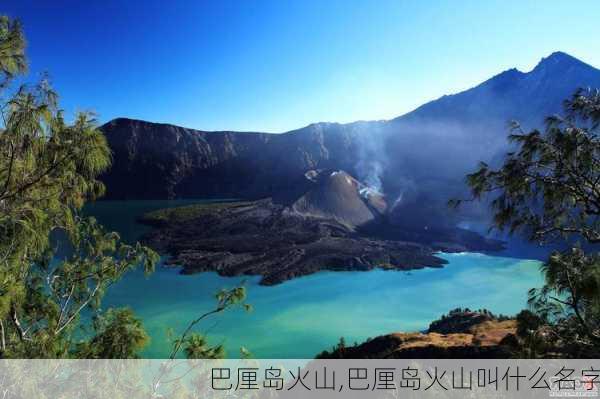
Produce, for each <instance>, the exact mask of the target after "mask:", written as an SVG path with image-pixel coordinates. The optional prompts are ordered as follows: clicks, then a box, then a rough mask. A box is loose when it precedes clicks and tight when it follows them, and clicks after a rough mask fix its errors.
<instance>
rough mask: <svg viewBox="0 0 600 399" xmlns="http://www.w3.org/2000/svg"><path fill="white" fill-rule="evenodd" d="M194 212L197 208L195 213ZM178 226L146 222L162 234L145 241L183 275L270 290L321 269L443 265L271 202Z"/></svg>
mask: <svg viewBox="0 0 600 399" xmlns="http://www.w3.org/2000/svg"><path fill="white" fill-rule="evenodd" d="M192 207H194V206H192ZM195 207H196V208H195V210H194V212H195V214H194V216H192V217H186V218H185V219H184V220H181V219H178V217H177V215H176V214H174V213H173V214H169V212H177V208H175V210H170V211H169V210H165V211H162V212H163V213H162V214H161V216H160V217H157V216H156V214H155V215H154V216H153V215H152V214H151V215H148V216H147V217H146V218H143V219H142V220H141V221H142V222H146V223H149V224H153V225H155V226H160V227H159V228H158V229H156V230H154V231H152V232H150V233H149V234H147V235H146V236H145V237H144V242H145V243H146V244H148V245H150V246H152V247H154V248H156V249H157V250H159V251H161V252H163V253H168V254H171V255H172V258H171V260H170V263H172V264H174V265H178V266H182V267H183V269H182V272H183V273H197V272H203V271H216V272H218V273H219V274H221V275H224V276H234V275H243V274H246V275H261V276H262V280H261V284H264V285H272V284H278V283H281V282H283V281H286V280H289V279H292V278H294V277H298V276H303V275H308V274H311V273H315V272H317V271H320V270H371V269H373V268H375V267H383V268H391V269H398V270H408V269H417V268H423V267H427V266H430V267H440V266H442V265H443V264H444V263H445V261H444V260H443V259H440V258H438V257H436V256H434V255H433V254H432V251H431V249H430V248H428V247H426V246H422V245H419V244H415V243H408V242H402V241H390V240H374V239H370V238H368V237H364V236H360V235H358V234H356V233H355V232H354V231H353V230H352V228H350V227H349V226H348V225H346V224H343V223H340V222H338V221H337V220H335V219H325V218H321V217H313V216H305V215H302V214H300V213H298V212H296V211H293V210H290V209H289V208H287V207H285V206H283V205H278V204H274V203H273V202H272V201H271V200H262V201H256V202H247V203H239V204H238V203H230V204H219V205H218V206H203V205H199V206H195Z"/></svg>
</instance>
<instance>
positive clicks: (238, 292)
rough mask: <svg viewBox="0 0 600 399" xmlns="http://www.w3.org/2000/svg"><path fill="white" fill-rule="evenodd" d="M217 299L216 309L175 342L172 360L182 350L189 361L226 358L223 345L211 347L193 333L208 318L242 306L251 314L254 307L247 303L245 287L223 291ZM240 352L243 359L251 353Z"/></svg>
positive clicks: (218, 294) (194, 322)
mask: <svg viewBox="0 0 600 399" xmlns="http://www.w3.org/2000/svg"><path fill="white" fill-rule="evenodd" d="M215 299H216V301H217V305H216V307H215V308H214V309H212V310H209V311H207V312H205V313H203V314H201V315H200V316H198V317H197V318H196V319H195V320H192V321H191V322H190V323H189V324H188V326H187V327H186V329H185V330H184V331H183V333H182V334H181V336H180V337H179V338H177V339H175V340H174V341H173V349H172V350H171V354H170V356H169V358H170V359H175V358H177V357H178V355H179V353H180V351H181V350H182V349H183V351H184V353H185V355H186V357H187V358H188V359H200V358H207V359H220V358H222V357H224V356H225V350H224V348H223V346H222V345H217V346H210V345H209V344H208V341H207V340H206V338H205V337H204V336H203V335H200V334H198V333H195V332H194V331H193V330H194V328H195V327H196V326H197V325H198V324H199V323H200V322H201V321H202V320H204V319H206V318H207V317H209V316H212V315H215V314H218V313H222V312H224V311H225V310H227V309H230V308H232V307H235V306H241V307H242V308H243V309H244V310H246V311H248V312H249V311H251V310H252V306H250V305H249V304H247V303H246V302H245V300H246V287H244V286H243V285H241V286H239V287H235V288H232V289H225V288H224V289H221V290H219V291H218V292H217V293H216V294H215ZM240 352H241V355H242V357H243V356H244V355H245V353H246V352H247V354H248V356H249V355H250V352H249V351H247V350H246V349H245V348H242V349H241V350H240Z"/></svg>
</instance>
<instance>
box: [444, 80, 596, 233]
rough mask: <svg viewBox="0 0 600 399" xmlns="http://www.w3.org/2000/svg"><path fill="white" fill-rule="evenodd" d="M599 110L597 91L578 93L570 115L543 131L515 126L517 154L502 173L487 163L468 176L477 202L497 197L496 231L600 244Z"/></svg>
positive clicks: (552, 119)
mask: <svg viewBox="0 0 600 399" xmlns="http://www.w3.org/2000/svg"><path fill="white" fill-rule="evenodd" d="M599 108H600V94H599V93H598V92H597V91H596V92H587V93H585V92H581V91H579V92H577V93H576V94H575V95H574V96H573V98H572V99H571V100H569V101H567V102H566V104H565V109H566V111H567V116H566V117H564V118H562V117H559V116H552V117H549V118H547V120H546V129H545V132H544V133H542V132H540V131H539V130H533V131H531V132H529V133H524V132H523V131H522V130H521V128H520V126H519V125H518V124H516V123H515V124H514V126H513V134H511V136H510V140H511V141H512V142H513V143H514V144H515V145H516V146H517V147H518V150H517V151H515V152H512V153H509V154H508V156H507V159H506V161H505V162H504V164H503V166H502V167H501V168H500V169H498V170H494V169H491V168H490V167H489V166H488V165H487V164H484V163H483V164H481V167H480V168H479V170H478V171H476V172H475V173H473V174H470V175H468V176H467V182H468V184H469V186H470V187H471V190H472V193H473V196H474V198H475V199H480V198H482V197H483V196H487V195H490V196H492V202H491V207H492V209H493V211H494V224H495V227H497V228H500V229H509V230H510V231H511V232H514V231H516V230H519V229H520V230H524V231H526V232H527V233H528V234H529V237H530V238H531V239H532V240H535V241H547V240H551V239H556V238H565V237H567V236H569V235H573V234H575V235H578V236H580V237H582V238H584V239H585V240H586V241H588V242H590V243H600V218H599V217H598V216H600V184H599V183H600V181H599V180H598V176H600V139H599V136H598V133H599V132H598V123H599V122H600V119H599V118H600V115H598V109H599ZM458 202H459V201H458ZM458 202H455V204H456V203H458Z"/></svg>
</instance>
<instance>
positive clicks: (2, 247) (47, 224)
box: [0, 17, 158, 357]
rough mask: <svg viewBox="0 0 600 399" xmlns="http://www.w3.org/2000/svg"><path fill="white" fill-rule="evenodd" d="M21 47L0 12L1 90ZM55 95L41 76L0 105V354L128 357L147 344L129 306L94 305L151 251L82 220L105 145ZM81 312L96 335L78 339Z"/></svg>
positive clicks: (151, 256) (107, 157)
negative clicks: (60, 251) (62, 245)
mask: <svg viewBox="0 0 600 399" xmlns="http://www.w3.org/2000/svg"><path fill="white" fill-rule="evenodd" d="M24 47H25V40H24V38H23V35H22V33H21V29H20V26H19V24H18V23H17V22H14V21H10V20H9V19H8V18H6V17H0V82H2V86H1V88H0V90H4V89H5V88H6V87H7V86H8V85H9V83H10V82H11V79H12V78H13V77H15V76H16V75H18V74H19V73H23V72H24V71H25V66H26V62H25V55H24ZM57 98H58V97H57V95H56V93H55V92H54V91H53V90H52V89H51V87H50V84H49V82H48V80H47V79H46V78H45V79H42V80H41V81H40V82H39V83H38V84H36V85H33V86H21V87H19V88H18V89H17V90H15V92H14V94H13V95H12V96H9V98H8V99H7V100H5V101H4V102H3V103H2V104H0V113H1V116H2V121H3V124H2V128H1V129H0V353H1V355H2V357H70V356H80V355H82V353H83V352H82V350H83V349H84V348H87V349H85V353H87V354H88V355H89V356H99V357H122V356H125V357H130V356H134V355H135V353H136V351H138V350H139V349H140V348H141V346H142V345H143V344H144V343H145V342H146V341H147V339H146V338H147V337H146V336H145V333H143V329H142V328H141V324H140V323H139V321H137V320H136V319H135V318H134V317H133V315H132V314H131V312H130V311H112V310H109V311H108V312H107V313H106V314H105V315H102V314H101V313H99V304H100V301H101V299H102V296H103V295H104V293H105V291H106V289H107V288H108V287H109V286H110V285H111V284H113V283H114V282H116V281H118V280H119V279H120V278H121V277H122V276H123V274H124V273H125V272H127V271H128V270H130V269H131V268H133V267H137V266H143V267H144V268H145V270H146V271H147V272H150V271H152V269H153V267H154V264H155V263H156V261H157V260H158V255H157V254H156V253H154V252H153V251H152V250H150V249H148V248H145V247H143V246H141V245H139V244H135V245H127V244H124V243H122V242H121V241H120V239H119V236H118V234H116V233H111V232H106V231H105V230H104V229H103V228H102V226H100V225H99V224H98V223H97V222H96V221H95V220H94V219H92V218H85V217H83V216H82V213H81V209H82V207H83V205H84V204H85V202H86V201H89V200H94V199H96V198H98V197H99V196H100V195H102V194H103V192H104V186H103V185H102V183H101V182H100V181H98V180H97V176H98V175H99V174H100V173H102V172H103V171H105V170H106V169H107V168H108V167H109V166H110V163H111V154H110V149H109V147H108V144H107V142H106V139H105V138H104V136H103V135H102V133H101V132H100V131H99V130H98V129H97V128H96V121H95V120H94V119H93V117H92V116H91V115H90V114H87V113H81V114H79V115H77V116H76V118H75V120H74V122H73V123H67V122H66V121H65V120H64V118H63V115H62V111H61V110H60V109H59V107H58V101H57ZM57 235H61V236H64V237H66V239H67V241H68V242H70V243H71V246H72V248H70V251H69V252H70V255H69V256H68V257H66V258H64V259H57V258H56V256H55V255H56V249H57V248H56V245H55V243H56V240H53V239H52V238H53V237H56V236H57ZM83 311H86V312H89V315H90V316H92V317H94V318H95V320H96V321H95V322H94V323H93V325H92V326H91V327H92V330H93V332H95V334H94V335H93V336H92V338H91V341H89V342H87V343H86V342H84V343H79V344H76V343H75V339H74V337H75V336H77V335H79V336H81V335H82V334H83V332H82V331H81V327H83V325H82V323H81V320H80V314H81V313H82V312H83ZM111 341H112V343H111ZM95 346H97V347H95Z"/></svg>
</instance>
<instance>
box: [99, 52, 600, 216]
mask: <svg viewBox="0 0 600 399" xmlns="http://www.w3.org/2000/svg"><path fill="white" fill-rule="evenodd" d="M598 87H600V71H599V70H598V69H595V68H593V67H592V66H590V65H588V64H585V63H584V62H581V61H579V60H577V59H576V58H573V57H571V56H569V55H567V54H565V53H560V52H557V53H553V54H551V55H550V56H549V57H547V58H544V59H542V60H541V62H540V63H539V64H538V65H537V66H536V67H535V68H534V69H533V70H532V71H530V72H527V73H525V72H520V71H518V70H516V69H511V70H508V71H505V72H502V73H500V74H499V75H497V76H494V77H493V78H491V79H489V80H487V81H485V82H483V83H481V84H480V85H478V86H476V87H474V88H472V89H469V90H466V91H463V92H461V93H458V94H454V95H448V96H444V97H441V98H439V99H437V100H435V101H431V102H429V103H427V104H425V105H423V106H421V107H419V108H417V109H416V110H414V111H412V112H410V113H408V114H405V115H403V116H401V117H398V118H395V119H393V120H389V121H372V122H354V123H349V124H337V123H316V124H312V125H309V126H307V127H304V128H301V129H298V130H294V131H290V132H287V133H283V134H267V133H241V132H203V131H198V130H193V129H187V128H182V127H177V126H173V125H167V124H157V123H150V122H144V121H139V120H131V119H124V118H120V119H115V120H113V121H111V122H108V123H107V124H105V125H104V126H102V128H101V129H102V130H103V131H104V133H105V134H106V136H107V138H108V141H109V143H110V146H111V148H112V150H113V153H114V164H113V168H112V169H111V170H110V171H109V172H107V173H106V174H105V175H104V176H103V177H102V179H103V181H104V182H105V183H106V185H107V198H109V199H166V198H211V197H212V198H247V199H256V198H264V197H272V196H274V197H278V196H279V197H284V198H285V197H292V198H293V197H295V193H296V192H297V191H298V187H297V186H298V184H300V183H301V184H304V182H300V181H299V178H298V176H302V175H303V174H304V173H306V172H307V171H309V170H312V169H329V170H340V169H343V170H346V171H348V173H350V174H351V175H353V176H356V177H357V178H358V179H359V180H360V181H362V182H365V183H366V184H367V185H369V186H371V187H372V188H374V189H375V190H377V191H382V192H383V193H384V194H385V195H386V198H387V200H388V203H389V205H390V206H393V207H394V208H395V209H396V211H397V212H399V213H401V214H403V215H404V217H403V220H404V221H405V222H406V223H413V222H416V223H422V222H423V220H424V219H427V218H428V219H429V221H430V222H431V223H434V222H436V221H439V220H443V219H444V217H441V216H442V215H443V214H444V212H445V203H446V200H447V199H448V198H449V197H452V196H457V195H460V194H461V193H462V190H464V185H463V183H462V182H463V177H464V175H465V173H467V172H469V171H471V170H473V168H474V167H475V166H476V164H477V162H478V161H480V160H483V161H486V162H492V163H493V162H494V161H495V160H497V159H498V158H499V156H500V154H503V153H504V152H505V151H506V149H507V143H506V136H507V134H508V130H507V126H508V123H509V121H512V120H519V121H521V122H522V123H523V125H524V126H525V127H526V128H530V127H533V126H540V125H541V124H542V123H543V120H544V118H545V117H546V116H547V115H550V114H554V113H558V112H560V111H561V107H562V102H563V100H564V99H566V98H568V97H569V96H570V95H572V94H573V92H574V91H575V90H576V89H578V88H598ZM407 95H409V94H407ZM411 219H412V220H411Z"/></svg>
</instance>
